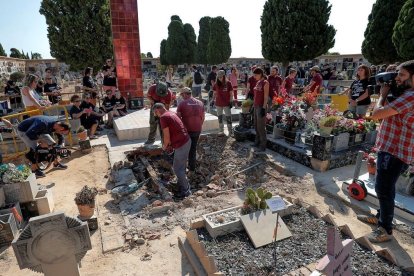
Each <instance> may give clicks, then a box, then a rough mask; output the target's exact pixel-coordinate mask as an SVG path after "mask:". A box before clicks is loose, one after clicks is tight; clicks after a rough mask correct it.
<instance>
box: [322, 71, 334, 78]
mask: <svg viewBox="0 0 414 276" xmlns="http://www.w3.org/2000/svg"><path fill="white" fill-rule="evenodd" d="M331 75H332V71H331V68H326V69H324V70H323V71H322V79H323V80H329V79H330V78H331Z"/></svg>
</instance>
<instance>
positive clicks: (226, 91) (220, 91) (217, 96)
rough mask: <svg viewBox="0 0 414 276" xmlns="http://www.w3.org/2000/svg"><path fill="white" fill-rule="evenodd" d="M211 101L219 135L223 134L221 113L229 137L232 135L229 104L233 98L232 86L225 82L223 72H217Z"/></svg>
mask: <svg viewBox="0 0 414 276" xmlns="http://www.w3.org/2000/svg"><path fill="white" fill-rule="evenodd" d="M213 90H214V96H213V100H214V103H215V105H216V107H217V117H218V121H219V128H220V133H221V134H222V133H223V132H224V122H223V112H224V114H225V115H226V122H227V130H228V131H229V135H232V134H233V126H232V119H231V103H232V97H233V86H232V85H231V82H229V81H227V80H226V73H225V72H224V70H220V71H218V72H217V81H216V84H215V85H214V87H213Z"/></svg>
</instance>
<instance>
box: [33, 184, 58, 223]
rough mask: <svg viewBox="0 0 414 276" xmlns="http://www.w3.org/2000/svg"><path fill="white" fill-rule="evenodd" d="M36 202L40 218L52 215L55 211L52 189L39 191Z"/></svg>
mask: <svg viewBox="0 0 414 276" xmlns="http://www.w3.org/2000/svg"><path fill="white" fill-rule="evenodd" d="M35 202H36V206H37V210H38V212H39V215H40V216H41V215H46V214H49V213H52V212H53V210H54V209H55V201H54V199H53V194H52V189H47V190H41V191H39V192H38V193H37V195H36V198H35Z"/></svg>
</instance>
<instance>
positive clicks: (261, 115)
mask: <svg viewBox="0 0 414 276" xmlns="http://www.w3.org/2000/svg"><path fill="white" fill-rule="evenodd" d="M264 116H266V109H265V108H263V107H261V108H260V117H262V118H263V117H264Z"/></svg>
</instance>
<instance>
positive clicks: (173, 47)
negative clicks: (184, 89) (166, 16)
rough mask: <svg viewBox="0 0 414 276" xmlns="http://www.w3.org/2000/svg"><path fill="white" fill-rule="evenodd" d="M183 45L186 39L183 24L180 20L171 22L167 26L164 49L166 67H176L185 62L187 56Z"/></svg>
mask: <svg viewBox="0 0 414 276" xmlns="http://www.w3.org/2000/svg"><path fill="white" fill-rule="evenodd" d="M173 17H174V16H172V17H171V18H173ZM185 45H186V39H185V35H184V26H183V23H182V22H181V20H180V21H179V20H172V21H171V22H170V24H169V25H168V38H167V45H166V47H165V50H166V54H167V61H168V65H178V64H182V63H184V62H185V58H186V56H187V48H186V47H185Z"/></svg>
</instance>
